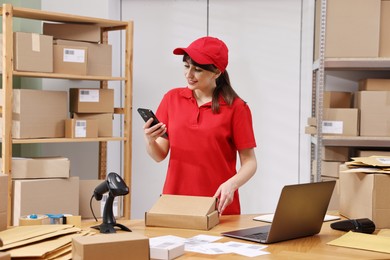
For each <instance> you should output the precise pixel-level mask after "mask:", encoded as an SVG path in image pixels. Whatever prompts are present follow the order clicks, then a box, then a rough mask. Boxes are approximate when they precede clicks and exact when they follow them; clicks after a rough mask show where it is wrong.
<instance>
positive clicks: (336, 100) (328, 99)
mask: <svg viewBox="0 0 390 260" xmlns="http://www.w3.org/2000/svg"><path fill="white" fill-rule="evenodd" d="M352 97H353V95H352V92H342V91H325V92H324V100H323V107H324V108H351V107H352V101H353V99H352Z"/></svg>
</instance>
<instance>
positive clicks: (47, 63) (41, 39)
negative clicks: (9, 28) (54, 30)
mask: <svg viewBox="0 0 390 260" xmlns="http://www.w3.org/2000/svg"><path fill="white" fill-rule="evenodd" d="M2 46H3V36H2V34H0V56H2V54H3V48H2ZM52 46H53V37H52V36H47V35H41V34H37V33H26V32H14V70H17V71H31V72H53V48H52ZM2 66H3V64H2V63H1V64H0V70H1V71H2V70H3V69H2Z"/></svg>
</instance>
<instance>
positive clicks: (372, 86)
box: [359, 1, 390, 91]
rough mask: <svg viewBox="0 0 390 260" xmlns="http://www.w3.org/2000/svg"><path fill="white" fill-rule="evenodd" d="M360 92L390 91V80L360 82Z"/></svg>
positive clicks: (365, 80) (363, 80) (364, 80)
mask: <svg viewBox="0 0 390 260" xmlns="http://www.w3.org/2000/svg"><path fill="white" fill-rule="evenodd" d="M389 2H390V1H389ZM359 90H360V91H362V90H370V91H372V90H374V91H390V79H362V80H359Z"/></svg>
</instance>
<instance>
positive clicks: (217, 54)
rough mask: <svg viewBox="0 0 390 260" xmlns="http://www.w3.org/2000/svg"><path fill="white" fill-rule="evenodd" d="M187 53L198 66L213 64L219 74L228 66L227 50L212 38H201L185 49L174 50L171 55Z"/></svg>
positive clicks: (222, 44) (220, 42)
mask: <svg viewBox="0 0 390 260" xmlns="http://www.w3.org/2000/svg"><path fill="white" fill-rule="evenodd" d="M185 53H187V54H188V56H190V57H191V59H192V60H193V61H195V62H196V63H198V64H202V65H204V64H213V65H215V67H217V68H218V69H219V70H220V71H221V72H224V71H225V69H226V67H227V65H228V48H227V46H226V44H225V43H224V42H223V41H221V40H220V39H217V38H214V37H209V36H207V37H202V38H199V39H197V40H195V41H194V42H192V43H191V44H190V45H189V46H188V47H187V48H176V49H174V50H173V54H176V55H183V54H185Z"/></svg>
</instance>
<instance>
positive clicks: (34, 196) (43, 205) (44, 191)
mask: <svg viewBox="0 0 390 260" xmlns="http://www.w3.org/2000/svg"><path fill="white" fill-rule="evenodd" d="M13 191H14V192H13V194H14V197H13V225H15V226H17V225H18V224H19V218H20V217H21V216H25V215H29V214H71V215H75V216H78V215H79V177H71V178H69V179H35V180H31V179H29V180H13Z"/></svg>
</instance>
